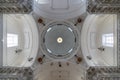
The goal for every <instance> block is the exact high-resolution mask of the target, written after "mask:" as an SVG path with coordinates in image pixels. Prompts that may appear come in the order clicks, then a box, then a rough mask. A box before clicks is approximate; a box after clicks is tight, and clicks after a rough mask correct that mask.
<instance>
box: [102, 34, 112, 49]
mask: <svg viewBox="0 0 120 80" xmlns="http://www.w3.org/2000/svg"><path fill="white" fill-rule="evenodd" d="M102 44H103V46H107V47H113V44H114V40H113V33H110V34H104V35H103V36H102Z"/></svg>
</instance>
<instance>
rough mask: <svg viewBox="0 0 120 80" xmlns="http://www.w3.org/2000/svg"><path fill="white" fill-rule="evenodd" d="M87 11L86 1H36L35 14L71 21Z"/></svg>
mask: <svg viewBox="0 0 120 80" xmlns="http://www.w3.org/2000/svg"><path fill="white" fill-rule="evenodd" d="M85 11H86V0H35V2H34V12H35V13H36V14H37V15H39V16H42V17H45V18H49V19H57V20H59V19H69V18H74V17H77V16H80V15H81V14H83V13H85Z"/></svg>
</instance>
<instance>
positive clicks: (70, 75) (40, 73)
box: [34, 62, 85, 80]
mask: <svg viewBox="0 0 120 80" xmlns="http://www.w3.org/2000/svg"><path fill="white" fill-rule="evenodd" d="M58 63H59V62H51V63H46V64H43V65H40V66H37V68H36V69H35V73H34V75H35V79H36V80H83V78H84V75H85V68H84V67H83V66H81V65H76V64H74V63H69V62H61V67H59V64H58ZM67 63H69V65H67ZM51 64H52V65H51Z"/></svg>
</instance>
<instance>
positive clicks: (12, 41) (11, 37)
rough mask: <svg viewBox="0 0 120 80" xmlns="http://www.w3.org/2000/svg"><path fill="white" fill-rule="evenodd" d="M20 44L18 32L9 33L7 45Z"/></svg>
mask: <svg viewBox="0 0 120 80" xmlns="http://www.w3.org/2000/svg"><path fill="white" fill-rule="evenodd" d="M15 46H18V35H17V34H7V47H15Z"/></svg>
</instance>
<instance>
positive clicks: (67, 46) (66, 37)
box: [41, 22, 79, 59]
mask: <svg viewBox="0 0 120 80" xmlns="http://www.w3.org/2000/svg"><path fill="white" fill-rule="evenodd" d="M78 40H79V38H78V32H77V30H76V29H75V27H74V26H73V25H71V24H70V23H67V22H53V23H50V24H48V25H47V26H46V27H45V28H44V30H43V32H42V40H41V41H42V45H41V47H42V51H43V53H44V54H45V55H47V56H49V57H51V58H54V59H64V58H68V57H70V56H71V55H73V54H75V52H76V50H77V48H78Z"/></svg>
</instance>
